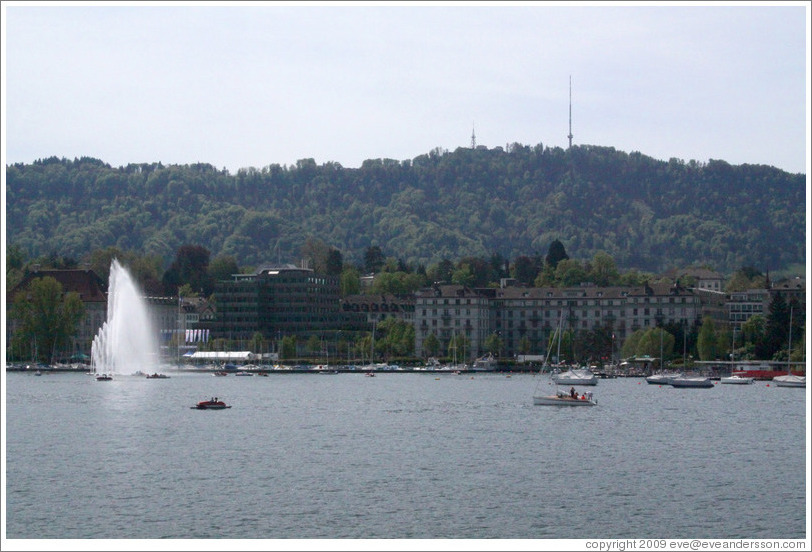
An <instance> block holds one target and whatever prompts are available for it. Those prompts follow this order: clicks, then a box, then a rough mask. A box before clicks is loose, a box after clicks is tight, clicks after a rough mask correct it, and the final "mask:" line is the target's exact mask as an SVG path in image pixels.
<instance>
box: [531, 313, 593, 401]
mask: <svg viewBox="0 0 812 552" xmlns="http://www.w3.org/2000/svg"><path fill="white" fill-rule="evenodd" d="M556 333H557V334H558V343H559V347H560V345H561V323H560V322H559V325H558V328H556ZM553 337H555V334H553ZM551 349H552V344H550V347H549V348H548V349H547V358H545V359H544V365H543V366H542V368H541V370H539V372H540V373H541V372H543V371H544V366H548V361H549V359H550V350H551ZM541 381H542V380H541V379H539V383H537V384H536V389H535V390H534V391H533V404H535V405H544V406H595V405H597V404H598V401H597V400H595V399H594V398H593V397H592V392H589V393H582V394H581V395H578V394H577V393H576V392H575V387H572V388H570V391H569V393H565V392H564V391H561V390H559V389H558V383H559V381H557V380H556V379H555V378H553V377H552V376H551V377H550V380H549V381H548V382H547V384H548V385H553V386H555V393H554V394H552V395H539V394H538V388H539V385H540V384H541ZM545 381H546V379H545Z"/></svg>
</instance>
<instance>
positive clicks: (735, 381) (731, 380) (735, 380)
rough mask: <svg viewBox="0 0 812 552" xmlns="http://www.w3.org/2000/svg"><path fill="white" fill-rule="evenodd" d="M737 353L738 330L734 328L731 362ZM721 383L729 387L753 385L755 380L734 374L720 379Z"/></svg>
mask: <svg viewBox="0 0 812 552" xmlns="http://www.w3.org/2000/svg"><path fill="white" fill-rule="evenodd" d="M735 353H736V328H733V343H732V344H731V346H730V360H731V362H732V361H733V360H734V359H735V356H734V355H735ZM719 382H720V383H725V384H727V385H752V384H753V378H751V377H748V376H741V375H739V374H735V373H734V374H732V375H730V376H727V377H724V378H720V379H719Z"/></svg>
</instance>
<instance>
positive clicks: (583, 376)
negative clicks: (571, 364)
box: [552, 370, 598, 385]
mask: <svg viewBox="0 0 812 552" xmlns="http://www.w3.org/2000/svg"><path fill="white" fill-rule="evenodd" d="M552 378H553V381H554V382H556V383H557V384H558V385H598V376H596V375H595V374H593V373H592V372H590V371H589V370H568V371H566V372H561V373H560V374H553V376H552Z"/></svg>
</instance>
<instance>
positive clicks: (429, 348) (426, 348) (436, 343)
mask: <svg viewBox="0 0 812 552" xmlns="http://www.w3.org/2000/svg"><path fill="white" fill-rule="evenodd" d="M439 351H440V340H439V339H437V336H436V335H434V334H433V333H432V334H429V335H428V336H426V339H424V340H423V354H424V355H425V356H426V357H436V356H437V353H438V352H439Z"/></svg>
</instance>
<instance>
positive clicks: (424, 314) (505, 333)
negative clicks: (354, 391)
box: [415, 283, 702, 357]
mask: <svg viewBox="0 0 812 552" xmlns="http://www.w3.org/2000/svg"><path fill="white" fill-rule="evenodd" d="M701 315H702V303H701V301H700V298H699V297H698V296H697V294H695V293H694V292H693V291H692V290H689V289H687V288H683V287H680V286H676V285H671V284H668V283H663V284H652V285H648V284H647V285H644V286H639V287H630V288H627V287H598V286H594V285H584V286H578V287H570V288H527V287H517V286H508V287H503V288H499V289H495V288H483V289H469V288H464V287H462V286H433V287H432V288H429V289H426V290H421V291H420V292H418V294H417V297H416V303H415V348H416V354H418V355H424V352H423V342H424V341H425V339H426V338H428V336H429V335H431V334H434V335H435V336H436V337H437V338H438V339H439V340H440V342H441V344H446V343H447V342H448V341H449V339H450V338H451V337H452V336H453V335H454V332H455V331H459V332H462V333H463V335H465V336H466V337H467V338H468V339H469V341H470V348H471V351H470V352H471V355H478V354H482V353H483V352H484V344H485V340H486V339H487V337H488V336H489V335H491V334H496V335H497V336H498V337H499V338H500V339H501V342H502V347H503V349H502V352H501V354H502V356H508V357H513V356H516V355H517V354H519V353H522V354H534V353H535V354H543V353H546V349H547V344H548V342H549V340H550V338H551V337H552V335H553V334H554V333H555V330H556V328H557V327H558V325H559V322H560V323H561V324H562V327H563V329H564V330H565V331H566V330H570V331H592V332H595V331H601V332H604V333H605V334H606V335H608V336H610V337H609V339H611V340H612V344H611V347H612V348H614V346H615V344H617V345H618V346H619V344H620V343H621V342H622V341H623V339H625V338H626V337H628V336H629V335H631V333H633V332H635V331H637V330H640V329H646V328H654V327H657V326H663V325H667V324H677V325H684V326H685V327H690V326H692V325H694V324H696V323H698V322H699V321H700V320H701ZM610 353H611V354H614V351H607V355H608V354H610Z"/></svg>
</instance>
